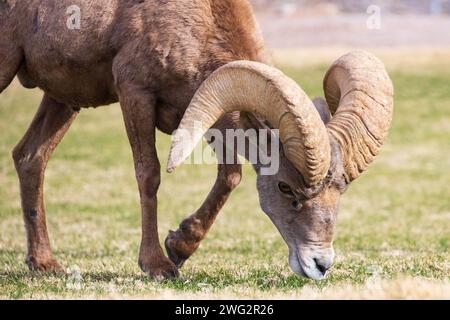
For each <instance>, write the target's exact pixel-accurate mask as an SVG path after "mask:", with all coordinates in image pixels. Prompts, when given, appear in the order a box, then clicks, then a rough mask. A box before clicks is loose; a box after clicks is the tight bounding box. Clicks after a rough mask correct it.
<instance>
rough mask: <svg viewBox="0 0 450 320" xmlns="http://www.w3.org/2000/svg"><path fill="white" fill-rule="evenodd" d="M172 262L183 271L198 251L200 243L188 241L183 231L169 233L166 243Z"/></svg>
mask: <svg viewBox="0 0 450 320" xmlns="http://www.w3.org/2000/svg"><path fill="white" fill-rule="evenodd" d="M164 244H165V247H166V251H167V255H168V256H169V258H170V260H172V262H173V263H174V264H175V265H176V266H177V268H178V269H181V268H182V267H183V265H184V263H185V262H186V261H187V260H188V259H189V257H190V256H191V255H192V254H193V253H194V252H195V251H196V250H197V249H198V247H199V245H200V242H192V241H186V240H185V239H184V238H183V236H182V232H181V231H179V230H178V231H177V232H173V231H169V235H168V236H167V238H166V241H165V242H164Z"/></svg>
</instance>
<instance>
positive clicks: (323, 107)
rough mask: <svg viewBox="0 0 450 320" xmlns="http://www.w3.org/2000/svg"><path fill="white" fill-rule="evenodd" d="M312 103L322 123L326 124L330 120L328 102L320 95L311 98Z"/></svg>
mask: <svg viewBox="0 0 450 320" xmlns="http://www.w3.org/2000/svg"><path fill="white" fill-rule="evenodd" d="M313 103H314V106H315V107H316V109H317V112H319V114H320V117H321V118H322V121H323V123H325V124H328V122H330V121H331V112H330V107H328V103H327V102H326V101H325V99H324V98H322V97H316V98H315V99H314V100H313Z"/></svg>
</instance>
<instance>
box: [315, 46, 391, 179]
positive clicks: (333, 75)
mask: <svg viewBox="0 0 450 320" xmlns="http://www.w3.org/2000/svg"><path fill="white" fill-rule="evenodd" d="M324 90H325V96H326V99H327V102H328V105H329V106H330V110H331V113H332V114H333V115H334V117H333V119H332V120H331V122H330V123H329V124H328V126H327V128H328V131H329V134H330V136H331V139H335V141H337V142H338V143H339V145H340V146H341V150H342V154H343V158H344V171H345V175H346V180H347V182H351V181H353V180H355V179H356V178H358V177H359V176H360V175H361V174H362V173H363V172H364V171H365V170H366V169H367V167H368V166H369V165H370V164H371V163H372V161H373V160H374V158H375V157H376V156H377V155H378V153H379V152H380V148H381V147H382V145H383V143H384V141H385V140H386V138H387V135H388V131H389V127H390V124H391V121H392V115H393V95H394V89H393V85H392V81H391V79H390V78H389V76H388V74H387V72H386V69H385V67H384V65H383V63H382V62H381V61H380V60H379V59H378V58H376V57H375V56H373V55H371V54H369V53H367V52H364V51H355V52H351V53H349V54H347V55H345V56H343V57H341V58H340V59H339V60H337V61H336V62H335V63H334V64H333V65H332V67H331V68H330V70H329V71H328V73H327V75H326V76H325V80H324Z"/></svg>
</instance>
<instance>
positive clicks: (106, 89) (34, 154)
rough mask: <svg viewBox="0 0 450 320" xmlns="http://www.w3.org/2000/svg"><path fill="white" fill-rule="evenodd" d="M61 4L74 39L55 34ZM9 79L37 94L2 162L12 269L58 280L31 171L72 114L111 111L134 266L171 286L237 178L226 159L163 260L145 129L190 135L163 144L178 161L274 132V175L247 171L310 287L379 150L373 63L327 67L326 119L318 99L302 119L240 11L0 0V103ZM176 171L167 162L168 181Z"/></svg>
mask: <svg viewBox="0 0 450 320" xmlns="http://www.w3.org/2000/svg"><path fill="white" fill-rule="evenodd" d="M73 5H76V6H78V7H79V8H80V12H81V21H80V28H79V29H72V28H68V27H67V18H68V15H67V8H68V7H70V6H73ZM16 75H17V76H18V78H19V80H20V82H21V83H22V85H23V86H24V87H27V88H35V87H39V88H40V89H42V90H43V91H44V96H43V99H42V102H41V105H40V107H39V109H38V111H37V114H36V116H35V118H34V120H33V121H32V123H31V125H30V127H29V129H28V131H27V132H26V134H25V136H24V137H23V139H22V140H21V141H20V143H19V144H18V145H17V147H16V148H15V149H14V151H13V158H14V161H15V166H16V169H17V172H18V176H19V180H20V188H21V197H22V208H23V215H24V220H25V226H26V233H27V243H28V254H27V257H26V263H27V265H28V267H29V268H30V269H31V270H39V271H57V270H61V267H60V265H59V264H58V263H57V262H56V261H55V260H54V258H53V256H52V253H51V249H50V242H49V237H48V234H47V226H46V220H45V219H46V218H45V208H44V198H43V197H44V194H43V182H44V171H45V168H46V165H47V162H48V160H49V158H50V156H51V154H52V152H53V150H54V149H55V147H56V146H57V144H58V143H59V142H60V141H61V139H62V138H63V136H64V134H65V133H66V132H67V130H68V129H69V127H70V125H71V123H72V122H73V121H74V120H75V118H76V116H77V114H78V112H79V111H80V109H81V108H85V107H97V106H101V105H107V104H110V103H114V102H117V101H119V102H120V105H121V108H122V112H123V117H124V121H125V126H126V129H127V133H128V137H129V141H130V144H131V148H132V151H133V156H134V162H135V169H136V178H137V183H138V187H139V192H140V197H141V207H142V242H141V246H140V253H139V265H140V267H141V269H142V270H143V271H144V272H146V273H147V274H149V275H150V276H151V277H156V278H161V277H166V278H170V277H176V276H178V274H179V273H178V268H179V267H181V266H182V264H183V263H184V261H186V260H187V259H188V258H189V257H190V256H191V255H192V254H193V253H194V251H195V250H196V249H197V248H198V247H199V244H200V242H201V241H202V240H203V239H204V238H205V236H206V234H207V232H208V230H209V229H210V228H211V226H212V224H213V222H214V220H215V218H216V216H217V214H218V213H219V211H220V209H221V208H222V207H223V205H224V204H225V202H226V201H227V199H228V197H229V195H230V193H231V192H232V190H233V189H234V188H235V187H236V186H237V185H238V184H239V182H240V180H241V165H240V164H239V162H238V161H236V162H235V163H234V164H221V165H219V168H218V176H217V180H216V183H215V185H214V187H213V189H212V191H211V193H210V194H209V195H208V197H207V198H206V200H205V202H204V203H203V204H202V206H201V207H200V209H198V211H196V212H195V214H193V215H192V216H191V217H189V218H187V219H186V220H184V221H183V222H182V224H181V225H180V228H179V230H178V231H176V232H170V234H169V236H168V237H167V239H166V242H165V244H166V249H167V252H168V255H169V258H170V259H169V258H167V257H166V256H165V255H164V252H163V249H162V247H161V245H160V243H159V241H158V230H157V214H156V212H157V191H158V187H159V184H160V163H159V160H158V156H157V152H156V148H155V131H156V129H159V130H161V131H162V132H164V133H167V134H172V133H173V132H174V131H175V130H176V129H177V128H178V127H179V128H180V129H186V130H188V131H190V132H191V133H192V136H193V137H195V139H194V141H193V143H192V144H189V145H186V143H185V142H184V141H183V138H182V137H180V136H178V135H177V134H175V137H174V143H173V148H172V150H177V149H179V148H180V146H182V147H183V148H185V149H186V150H187V151H189V150H191V149H192V148H193V144H195V142H198V141H199V140H200V139H201V138H202V136H203V135H204V134H205V132H206V130H207V129H208V128H211V127H213V128H216V129H219V130H221V131H225V130H226V129H233V128H261V127H266V126H267V125H268V124H270V126H271V127H272V128H275V129H279V130H280V142H281V145H282V148H281V152H280V153H281V154H280V159H279V161H280V169H279V171H278V173H277V174H275V175H270V176H263V175H261V174H259V170H260V166H258V164H256V165H255V166H254V167H255V170H256V172H257V173H258V179H257V180H258V181H257V186H258V191H259V197H260V202H261V207H262V209H263V211H265V212H266V213H267V215H268V216H269V217H270V218H271V220H272V221H273V222H274V224H275V225H276V227H277V228H278V229H279V231H280V233H281V234H282V236H283V238H284V239H285V241H286V243H287V245H288V247H289V262H290V265H291V268H292V269H293V271H294V272H295V273H297V274H299V275H302V276H306V277H309V278H313V279H321V278H323V277H324V275H325V273H326V271H327V270H328V269H329V268H330V266H331V265H332V262H333V258H334V251H333V248H332V242H333V237H334V233H335V224H336V216H337V212H338V205H339V200H340V197H341V195H342V194H343V193H344V191H345V190H346V188H347V186H348V184H349V183H351V182H352V181H353V180H355V179H356V178H358V177H359V176H360V175H361V173H362V172H363V171H365V170H366V169H367V167H368V166H369V164H370V163H371V162H372V161H373V159H374V157H375V156H376V155H377V154H378V153H379V150H380V148H381V146H382V144H383V142H384V140H385V138H386V136H387V133H388V129H389V126H390V122H391V118H392V113H393V98H392V97H393V86H392V83H391V80H390V79H389V76H388V75H387V73H386V71H385V68H384V66H383V64H382V63H381V62H380V61H379V60H378V59H377V58H375V57H373V56H372V55H371V54H369V53H365V52H360V51H357V52H352V53H349V54H347V55H345V56H343V57H342V58H340V59H339V60H337V61H336V62H335V63H334V64H333V66H332V67H331V68H330V70H329V71H328V73H327V75H326V77H325V80H324V89H325V96H326V100H327V102H328V105H329V109H328V107H327V106H326V103H325V101H324V100H317V102H316V103H315V104H316V105H317V108H318V109H316V108H315V107H314V104H313V102H311V100H309V98H308V97H307V96H306V95H305V93H304V92H303V91H302V90H301V89H300V88H299V87H298V85H297V84H296V83H295V82H294V81H292V80H291V79H289V78H288V77H287V76H285V75H284V74H283V73H282V72H280V71H279V70H277V69H275V68H274V67H272V66H271V64H270V61H269V59H268V58H267V54H266V51H265V47H264V43H263V39H262V37H261V33H260V30H259V28H258V25H257V23H256V22H255V19H254V16H253V13H252V10H251V7H250V6H249V4H248V3H247V1H246V0H95V1H94V0H0V92H2V91H4V89H5V88H6V87H7V86H8V85H9V84H10V83H11V81H12V80H13V78H14V77H15V76H16ZM318 110H319V111H318ZM330 111H331V112H330ZM320 115H322V119H321V116H320ZM331 115H332V116H331ZM194 121H201V122H202V124H203V126H202V127H200V128H196V129H195V126H193V125H192V124H193V122H194ZM177 132H179V131H177ZM224 147H225V148H226V146H224ZM227 152H229V151H227ZM185 155H186V154H184V156H185ZM183 160H184V157H183V156H180V153H176V152H172V153H171V157H170V159H169V165H168V170H169V171H171V170H173V169H174V168H175V167H176V166H178V165H180V164H181V162H183Z"/></svg>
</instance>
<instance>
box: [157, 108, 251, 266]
mask: <svg viewBox="0 0 450 320" xmlns="http://www.w3.org/2000/svg"><path fill="white" fill-rule="evenodd" d="M236 125H237V122H236V115H227V116H225V117H224V118H223V119H222V120H220V121H219V122H218V123H217V124H216V126H215V128H216V129H219V130H220V131H221V132H222V134H223V135H225V133H226V129H233V128H235V127H236ZM222 147H223V148H224V150H225V159H226V153H227V152H233V155H234V162H233V164H219V166H218V174H217V179H216V182H215V184H214V186H213V188H212V190H211V192H210V193H209V194H208V197H207V198H206V200H205V201H204V202H203V204H202V206H201V207H200V208H199V209H198V210H197V211H196V212H195V213H194V214H193V215H191V216H190V217H189V218H187V219H185V220H184V221H183V222H182V223H181V224H180V227H179V229H178V230H177V231H175V232H173V231H170V232H169V235H168V236H167V238H166V241H165V245H166V250H167V253H168V255H169V258H170V259H171V260H172V261H173V262H174V263H175V264H176V266H177V267H178V268H181V267H182V266H183V264H184V262H185V261H186V260H187V259H189V257H190V256H191V255H192V254H193V253H194V252H195V251H196V250H197V249H198V247H199V246H200V243H201V241H202V240H203V239H205V237H206V235H207V233H208V232H209V230H210V229H211V227H212V225H213V224H214V221H215V220H216V218H217V215H218V214H219V212H220V210H221V209H222V208H223V206H224V205H225V203H226V202H227V200H228V198H229V197H230V194H231V193H232V191H233V190H234V189H235V188H236V187H237V186H238V185H239V183H240V182H241V178H242V166H241V165H240V164H239V163H238V158H237V150H236V148H235V149H234V150H228V149H226V148H225V146H222Z"/></svg>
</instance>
